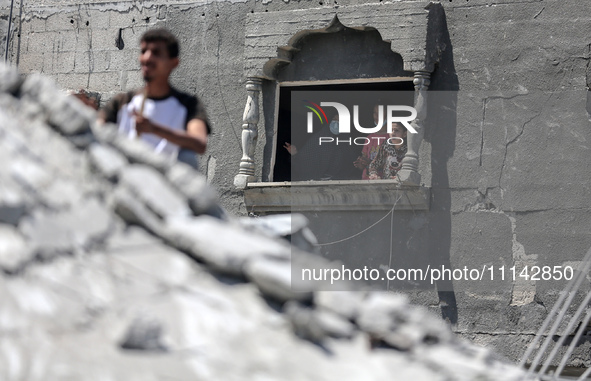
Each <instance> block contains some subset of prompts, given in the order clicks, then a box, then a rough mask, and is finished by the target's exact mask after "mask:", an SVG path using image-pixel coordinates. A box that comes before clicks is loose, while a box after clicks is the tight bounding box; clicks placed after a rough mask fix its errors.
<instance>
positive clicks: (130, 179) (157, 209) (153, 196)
mask: <svg viewBox="0 0 591 381" xmlns="http://www.w3.org/2000/svg"><path fill="white" fill-rule="evenodd" d="M120 183H121V185H122V186H124V187H126V188H127V189H129V190H130V191H131V192H132V194H134V195H135V197H136V198H137V199H138V200H140V201H141V202H142V203H144V204H145V205H146V206H147V207H148V208H149V209H150V210H151V211H153V212H154V213H156V214H157V215H158V216H159V217H160V218H167V217H179V216H189V215H190V214H191V210H190V209H189V206H188V204H187V199H186V198H185V197H184V196H183V195H182V194H181V193H180V192H179V191H177V190H176V189H174V188H173V187H172V186H171V185H170V184H169V183H168V182H167V181H166V178H165V177H164V176H163V175H162V174H161V173H160V172H158V171H157V170H155V169H154V168H151V167H148V166H145V165H131V166H128V167H125V168H124V169H123V171H122V172H121V176H120Z"/></svg>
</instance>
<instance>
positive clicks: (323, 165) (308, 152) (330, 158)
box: [283, 114, 343, 181]
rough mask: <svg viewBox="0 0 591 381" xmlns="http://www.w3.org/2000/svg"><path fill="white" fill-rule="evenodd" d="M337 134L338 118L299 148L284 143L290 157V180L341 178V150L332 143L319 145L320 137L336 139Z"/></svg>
mask: <svg viewBox="0 0 591 381" xmlns="http://www.w3.org/2000/svg"><path fill="white" fill-rule="evenodd" d="M338 134H339V117H338V114H337V115H335V116H334V117H333V118H332V120H331V123H330V124H328V125H324V126H323V127H321V128H320V129H318V130H317V131H316V132H314V134H312V135H311V136H310V137H309V138H308V140H307V141H306V142H305V143H304V144H303V146H302V147H301V148H299V147H296V146H295V145H294V144H290V143H287V142H286V143H285V144H284V145H283V148H285V149H286V150H287V151H288V152H289V154H290V155H291V156H290V157H291V180H292V181H305V180H337V179H342V178H343V174H342V172H343V166H342V165H339V163H340V162H342V160H340V153H341V150H340V149H339V147H338V146H337V145H335V144H334V143H332V144H331V143H328V144H327V143H325V144H320V142H319V138H320V137H333V138H336V137H337V135H338Z"/></svg>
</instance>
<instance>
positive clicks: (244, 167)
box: [234, 77, 263, 189]
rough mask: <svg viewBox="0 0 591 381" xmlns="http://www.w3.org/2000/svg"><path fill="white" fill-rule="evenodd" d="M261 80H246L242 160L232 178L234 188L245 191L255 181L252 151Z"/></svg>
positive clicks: (250, 78) (253, 148) (256, 133)
mask: <svg viewBox="0 0 591 381" xmlns="http://www.w3.org/2000/svg"><path fill="white" fill-rule="evenodd" d="M262 83H263V81H262V79H260V78H256V77H249V78H248V79H247V80H246V91H247V93H248V97H247V99H246V107H245V108H244V114H243V116H242V159H241V160H240V169H239V170H238V174H237V175H236V177H234V186H235V187H236V188H238V189H245V188H246V186H247V185H248V183H249V182H254V181H256V176H255V175H254V170H255V164H254V150H255V148H256V144H257V138H258V135H259V133H258V123H259V115H260V110H259V96H260V94H261V89H262Z"/></svg>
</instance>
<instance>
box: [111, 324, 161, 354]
mask: <svg viewBox="0 0 591 381" xmlns="http://www.w3.org/2000/svg"><path fill="white" fill-rule="evenodd" d="M162 333H163V327H162V324H161V323H160V322H159V321H158V320H156V319H154V318H150V317H147V316H138V317H136V318H135V319H134V320H133V322H131V324H130V326H129V328H128V329H127V332H126V333H125V336H124V338H123V340H122V341H121V344H120V345H121V348H123V349H134V350H143V351H164V350H165V347H164V345H163V344H162V342H161V336H162Z"/></svg>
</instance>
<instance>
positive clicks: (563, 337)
mask: <svg viewBox="0 0 591 381" xmlns="http://www.w3.org/2000/svg"><path fill="white" fill-rule="evenodd" d="M590 300H591V292H588V293H587V296H585V299H584V300H583V302H582V303H581V305H580V306H579V308H577V311H576V312H575V314H574V315H573V317H572V318H571V319H570V321H569V322H568V325H567V326H566V328H565V329H564V332H563V333H562V335H561V336H560V339H558V341H557V342H556V343H555V344H554V348H552V351H551V352H550V355H549V356H548V357H547V358H546V361H545V362H544V365H543V366H542V368H541V369H540V370H539V372H538V374H543V373H544V372H545V371H546V370H547V369H548V367H549V366H550V363H551V362H552V360H554V357H556V354H557V353H558V350H559V349H560V347H562V343H564V340H566V337H567V335H568V333H569V332H571V331H572V329H573V328H574V326H575V324H577V321H578V320H579V317H580V316H581V314H582V313H583V311H584V310H585V307H586V306H587V304H589V301H590Z"/></svg>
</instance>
